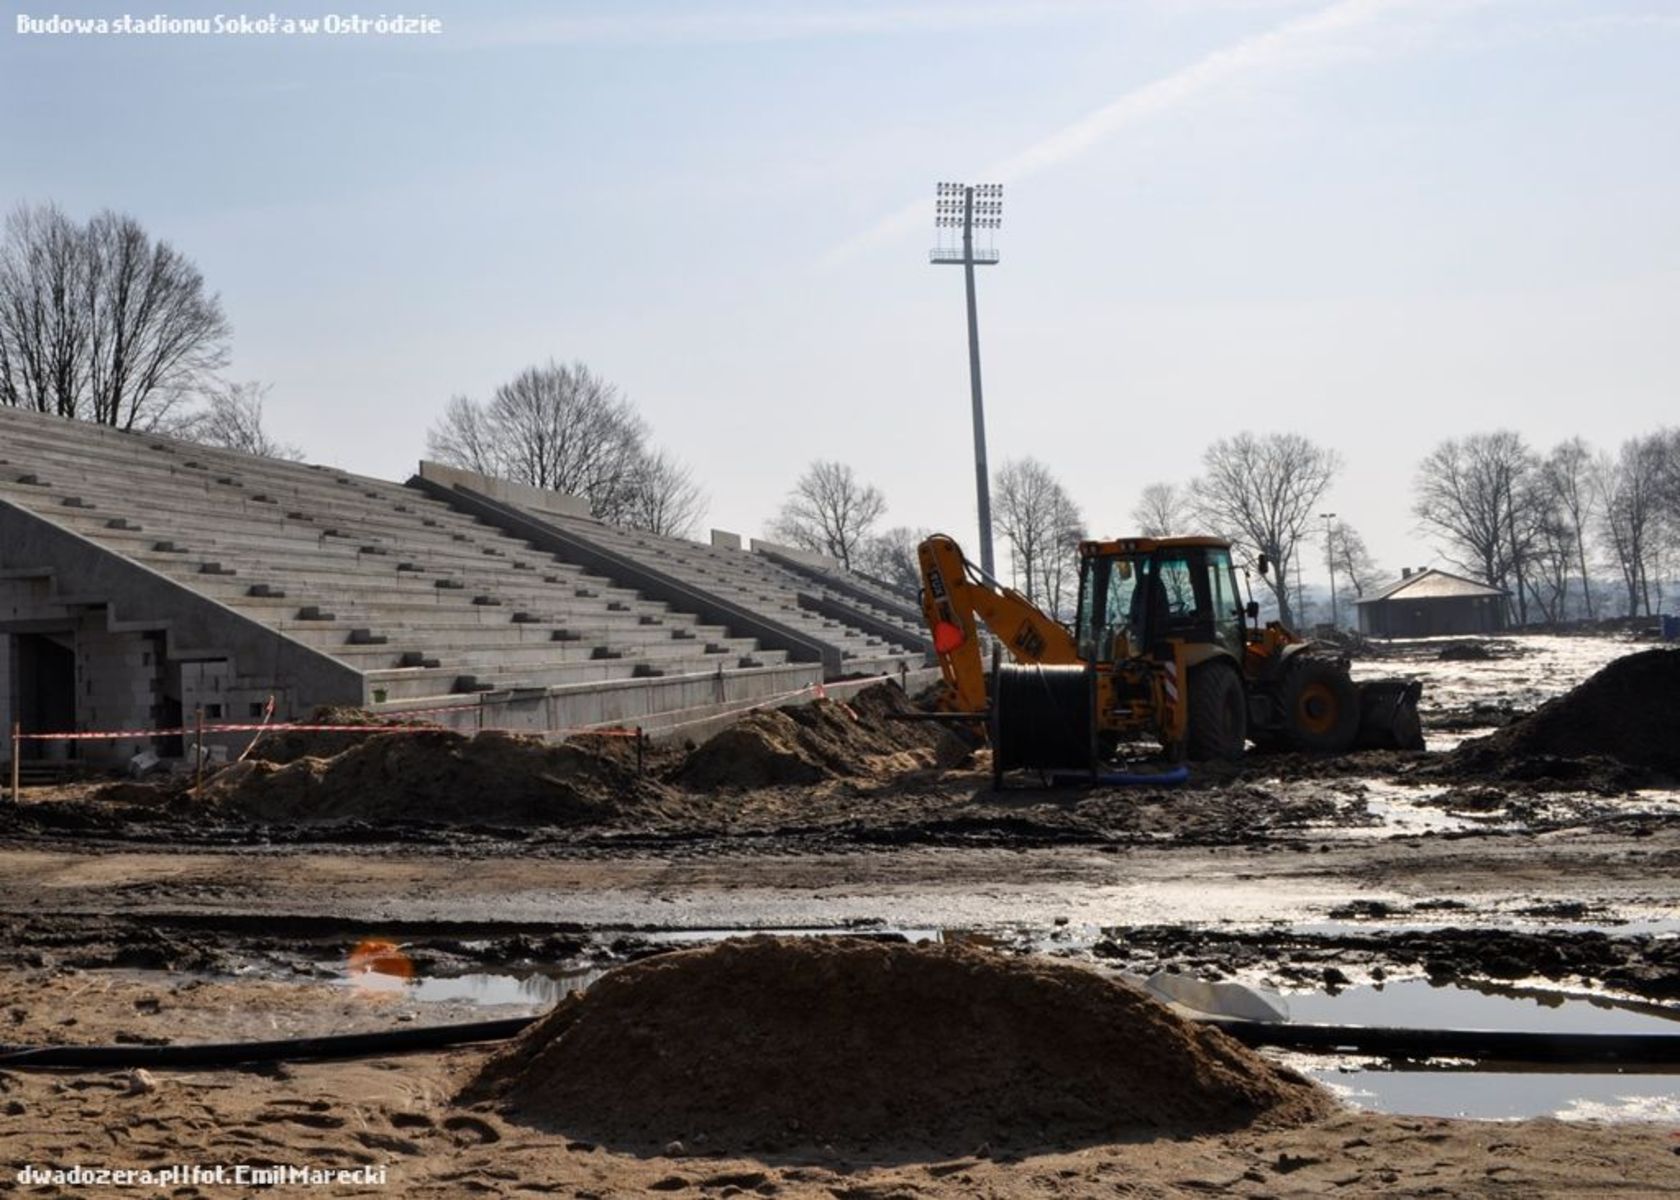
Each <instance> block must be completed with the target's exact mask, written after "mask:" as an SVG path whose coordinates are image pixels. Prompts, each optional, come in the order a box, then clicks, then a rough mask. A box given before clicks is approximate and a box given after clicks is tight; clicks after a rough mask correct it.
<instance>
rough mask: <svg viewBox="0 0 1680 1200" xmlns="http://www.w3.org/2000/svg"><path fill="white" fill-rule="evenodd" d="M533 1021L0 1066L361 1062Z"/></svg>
mask: <svg viewBox="0 0 1680 1200" xmlns="http://www.w3.org/2000/svg"><path fill="white" fill-rule="evenodd" d="M535 1020H537V1018H536V1017H506V1018H503V1019H502V1020H497V1021H463V1022H460V1023H457V1024H454V1025H421V1026H418V1027H416V1028H413V1029H381V1030H378V1031H376V1032H373V1033H335V1034H328V1035H325V1036H322V1037H301V1038H275V1039H273V1040H271V1041H265V1042H198V1043H188V1044H186V1045H181V1046H4V1045H0V1067H83V1068H89V1069H94V1070H108V1069H112V1068H120V1067H156V1068H159V1069H163V1070H168V1069H174V1068H184V1067H228V1066H237V1065H239V1064H240V1063H264V1062H288V1061H293V1060H298V1059H310V1058H314V1059H324V1058H364V1057H367V1056H369V1055H375V1054H394V1053H399V1052H401V1051H404V1050H437V1049H441V1048H443V1047H444V1046H459V1045H463V1044H465V1043H468V1042H495V1041H502V1040H504V1039H506V1038H510V1037H513V1036H515V1035H516V1034H518V1033H519V1032H520V1031H522V1030H523V1029H525V1027H526V1026H528V1025H530V1024H531V1022H533V1021H535Z"/></svg>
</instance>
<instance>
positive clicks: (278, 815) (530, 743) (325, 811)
mask: <svg viewBox="0 0 1680 1200" xmlns="http://www.w3.org/2000/svg"><path fill="white" fill-rule="evenodd" d="M329 736H337V735H336V734H334V735H329ZM204 792H205V795H204V799H205V802H206V803H207V804H209V805H210V806H212V807H214V808H217V809H220V810H223V811H224V812H229V813H232V814H236V815H239V816H242V817H245V818H247V819H251V820H258V821H276V822H291V821H319V820H344V819H356V820H368V821H426V822H438V823H445V824H463V825H466V824H487V825H494V824H504V823H506V824H539V825H568V824H576V823H582V822H592V821H601V820H607V819H611V818H614V817H618V816H621V815H624V814H626V813H630V812H637V811H643V810H646V809H649V808H651V807H654V806H656V805H657V804H658V803H659V802H660V801H661V800H662V799H663V798H664V797H665V795H666V791H665V789H664V788H663V787H661V785H659V784H658V783H655V782H653V781H652V780H649V779H646V778H643V777H640V776H638V775H637V773H636V764H635V749H634V747H633V746H632V745H631V744H630V743H629V742H628V741H627V740H624V739H613V738H596V737H590V738H580V739H576V740H574V741H570V742H566V743H565V744H563V745H558V746H555V745H549V744H547V743H545V742H544V741H543V740H542V739H541V738H535V737H525V736H519V735H515V734H507V733H496V732H486V733H480V734H476V735H474V736H471V737H469V736H467V735H465V734H461V733H454V732H450V731H446V730H430V731H427V732H424V733H405V734H402V735H390V736H365V737H363V738H362V739H361V740H360V741H358V742H357V743H356V744H355V745H353V746H351V747H350V748H349V749H348V750H345V751H343V752H342V753H339V754H336V755H333V756H332V757H330V758H300V759H297V760H295V761H293V762H289V763H285V764H276V763H271V762H260V761H246V762H243V763H239V764H236V765H234V766H231V767H228V768H227V769H225V770H223V771H220V772H218V773H217V774H216V775H215V776H214V777H213V778H212V779H211V780H210V781H209V782H208V783H207V784H206V785H205V789H204Z"/></svg>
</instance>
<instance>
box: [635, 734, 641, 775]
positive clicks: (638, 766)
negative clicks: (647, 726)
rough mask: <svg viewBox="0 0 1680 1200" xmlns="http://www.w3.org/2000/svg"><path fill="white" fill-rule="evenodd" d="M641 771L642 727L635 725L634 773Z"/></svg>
mask: <svg viewBox="0 0 1680 1200" xmlns="http://www.w3.org/2000/svg"><path fill="white" fill-rule="evenodd" d="M641 773H642V727H641V726H640V725H638V726H636V774H638V775H640V774H641Z"/></svg>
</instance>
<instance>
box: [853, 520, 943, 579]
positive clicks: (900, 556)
mask: <svg viewBox="0 0 1680 1200" xmlns="http://www.w3.org/2000/svg"><path fill="white" fill-rule="evenodd" d="M930 532H931V531H930V530H927V529H911V528H910V527H909V526H907V525H895V526H893V527H892V528H891V529H889V530H887V531H886V532H885V533H882V534H879V535H877V536H875V537H872V538H870V539H869V540H868V541H867V542H866V543H864V546H863V551H862V554H861V556H860V557H861V563H862V569H863V570H864V571H866V572H868V573H869V574H871V575H874V576H875V577H876V578H877V579H879V580H881V581H882V582H883V583H887V584H891V585H892V586H893V587H895V588H900V589H902V590H904V591H906V592H911V593H914V592H916V591H917V590H918V589H919V588H920V587H921V586H922V567H921V562H920V560H919V559H918V558H917V557H916V548H917V547H918V546H920V545H921V544H922V542H924V541H925V540H926V539H927V537H928V534H929V533H930Z"/></svg>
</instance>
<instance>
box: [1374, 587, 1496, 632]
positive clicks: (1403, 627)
mask: <svg viewBox="0 0 1680 1200" xmlns="http://www.w3.org/2000/svg"><path fill="white" fill-rule="evenodd" d="M1504 628H1505V602H1504V600H1503V599H1502V598H1499V597H1493V596H1486V597H1484V596H1435V597H1430V598H1428V599H1418V600H1407V599H1405V598H1404V597H1397V598H1396V599H1393V600H1375V601H1372V602H1371V603H1369V604H1361V605H1359V632H1361V633H1364V634H1369V635H1371V636H1374V637H1440V636H1445V635H1453V634H1478V633H1498V632H1500V631H1501V630H1503V629H1504Z"/></svg>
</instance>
